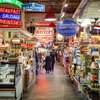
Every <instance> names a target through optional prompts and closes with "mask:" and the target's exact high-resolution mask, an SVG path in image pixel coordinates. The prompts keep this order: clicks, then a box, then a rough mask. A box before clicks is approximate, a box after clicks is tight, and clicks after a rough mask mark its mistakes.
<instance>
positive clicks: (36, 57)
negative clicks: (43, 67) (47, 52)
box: [35, 51, 39, 75]
mask: <svg viewBox="0 0 100 100" xmlns="http://www.w3.org/2000/svg"><path fill="white" fill-rule="evenodd" d="M35 62H36V75H38V70H39V57H38V53H37V52H36V51H35Z"/></svg>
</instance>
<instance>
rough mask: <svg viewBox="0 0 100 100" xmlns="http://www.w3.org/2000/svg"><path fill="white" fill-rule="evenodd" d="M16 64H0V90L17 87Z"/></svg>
mask: <svg viewBox="0 0 100 100" xmlns="http://www.w3.org/2000/svg"><path fill="white" fill-rule="evenodd" d="M16 67H17V64H16V63H7V62H0V88H11V87H14V86H15V72H16Z"/></svg>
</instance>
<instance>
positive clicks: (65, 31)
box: [56, 20, 79, 37]
mask: <svg viewBox="0 0 100 100" xmlns="http://www.w3.org/2000/svg"><path fill="white" fill-rule="evenodd" d="M56 30H57V32H58V33H60V34H61V35H63V36H68V37H70V36H73V35H75V34H76V33H78V31H79V25H78V24H77V22H75V21H74V20H63V21H61V22H59V23H58V24H57V25H56Z"/></svg>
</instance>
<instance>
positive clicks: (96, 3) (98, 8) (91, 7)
mask: <svg viewBox="0 0 100 100" xmlns="http://www.w3.org/2000/svg"><path fill="white" fill-rule="evenodd" d="M87 1H88V2H87V3H86V4H85V5H84V6H83V7H82V9H80V11H79V9H78V10H76V13H75V14H74V15H76V16H74V17H76V18H78V19H80V20H83V19H86V18H88V19H90V20H91V21H95V20H94V19H95V18H98V19H99V20H98V21H100V0H87ZM77 11H79V12H77Z"/></svg>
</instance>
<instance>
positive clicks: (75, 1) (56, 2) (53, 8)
mask: <svg viewBox="0 0 100 100" xmlns="http://www.w3.org/2000/svg"><path fill="white" fill-rule="evenodd" d="M20 1H21V2H23V3H24V4H27V3H39V4H43V5H45V6H46V9H45V10H46V11H45V13H50V12H51V13H60V12H61V9H62V5H63V3H64V1H66V3H68V4H69V5H68V7H64V8H63V11H64V12H66V13H69V14H73V13H74V12H75V10H76V8H77V7H78V5H79V3H80V1H81V0H20Z"/></svg>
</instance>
